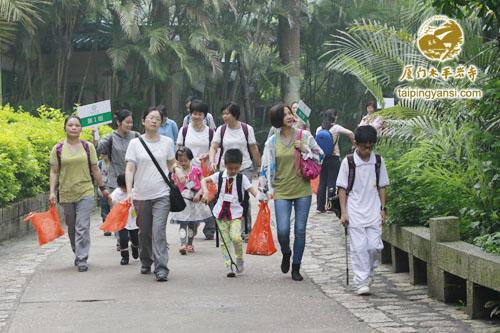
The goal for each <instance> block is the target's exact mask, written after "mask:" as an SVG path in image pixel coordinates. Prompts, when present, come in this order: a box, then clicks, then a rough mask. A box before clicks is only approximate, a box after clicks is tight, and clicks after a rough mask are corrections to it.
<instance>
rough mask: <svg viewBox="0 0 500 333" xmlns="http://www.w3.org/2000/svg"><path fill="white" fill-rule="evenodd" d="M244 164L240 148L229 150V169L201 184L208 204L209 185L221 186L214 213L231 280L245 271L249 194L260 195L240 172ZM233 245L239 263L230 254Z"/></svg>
mask: <svg viewBox="0 0 500 333" xmlns="http://www.w3.org/2000/svg"><path fill="white" fill-rule="evenodd" d="M242 162H243V154H242V152H241V151H240V150H239V149H228V150H227V151H226V153H225V155H224V165H225V170H224V171H223V172H216V173H214V174H213V175H211V176H210V177H206V178H204V179H203V180H202V181H201V187H202V189H203V201H204V202H208V195H209V193H208V187H207V183H210V182H213V183H216V184H217V185H218V187H217V194H216V196H215V206H214V209H213V214H214V216H215V219H216V225H217V229H218V230H219V233H220V236H221V238H222V246H221V250H222V256H223V257H224V263H225V264H226V269H227V277H229V278H232V277H235V276H236V274H235V271H236V273H242V272H243V263H244V262H243V240H242V238H241V222H242V217H243V216H245V213H246V210H247V209H248V199H249V196H248V192H250V193H251V194H252V195H253V196H254V197H256V196H257V189H256V188H255V187H254V186H252V183H251V182H250V180H249V179H248V178H247V177H246V176H245V175H243V174H241V173H240V168H241V164H242ZM230 243H232V244H233V248H234V254H235V256H236V263H235V262H234V261H233V257H232V256H231V254H230V251H229V244H230ZM233 266H234V269H233Z"/></svg>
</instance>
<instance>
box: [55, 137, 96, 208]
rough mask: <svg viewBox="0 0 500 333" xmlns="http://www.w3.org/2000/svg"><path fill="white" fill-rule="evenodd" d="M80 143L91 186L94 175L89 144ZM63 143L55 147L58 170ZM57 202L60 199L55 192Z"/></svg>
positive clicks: (81, 141)
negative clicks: (83, 150) (85, 156)
mask: <svg viewBox="0 0 500 333" xmlns="http://www.w3.org/2000/svg"><path fill="white" fill-rule="evenodd" d="M80 143H81V144H82V146H83V149H85V153H86V154H87V164H88V166H89V173H90V179H91V181H92V184H94V182H95V180H94V175H93V174H92V166H91V162H90V147H89V143H88V142H87V141H84V140H80ZM63 145H64V141H61V142H59V143H58V144H57V145H56V156H57V165H58V166H59V170H61V155H62V149H63ZM57 202H60V197H59V191H57Z"/></svg>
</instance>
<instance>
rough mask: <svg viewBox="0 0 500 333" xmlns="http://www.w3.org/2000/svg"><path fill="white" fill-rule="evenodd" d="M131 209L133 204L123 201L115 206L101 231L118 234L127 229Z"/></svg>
mask: <svg viewBox="0 0 500 333" xmlns="http://www.w3.org/2000/svg"><path fill="white" fill-rule="evenodd" d="M130 207H131V204H130V202H128V201H122V202H119V203H117V204H116V205H114V206H113V208H111V211H110V212H109V214H108V216H106V220H104V223H103V224H101V226H100V227H99V229H101V230H102V231H110V232H118V231H120V230H122V229H123V228H125V226H126V225H127V220H128V212H129V210H130Z"/></svg>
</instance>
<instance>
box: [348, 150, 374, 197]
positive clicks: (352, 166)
mask: <svg viewBox="0 0 500 333" xmlns="http://www.w3.org/2000/svg"><path fill="white" fill-rule="evenodd" d="M346 157H347V165H349V176H348V177H347V189H346V194H347V195H349V192H351V191H352V187H353V186H354V178H355V177H356V164H355V163H354V156H353V154H349V155H347V156H346ZM381 165H382V158H381V157H380V155H378V154H375V176H376V177H377V189H378V188H379V185H378V184H379V179H380V166H381Z"/></svg>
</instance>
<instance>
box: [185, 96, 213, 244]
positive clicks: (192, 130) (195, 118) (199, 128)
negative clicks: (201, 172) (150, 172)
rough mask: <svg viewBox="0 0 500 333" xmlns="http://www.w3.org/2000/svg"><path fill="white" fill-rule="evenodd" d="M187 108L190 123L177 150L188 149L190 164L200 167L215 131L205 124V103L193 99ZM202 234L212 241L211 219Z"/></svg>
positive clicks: (206, 155) (206, 107) (206, 156)
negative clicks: (180, 148) (190, 155)
mask: <svg viewBox="0 0 500 333" xmlns="http://www.w3.org/2000/svg"><path fill="white" fill-rule="evenodd" d="M188 108H189V115H190V116H191V123H189V124H188V125H185V126H183V127H182V128H181V130H180V132H179V136H178V137H177V148H179V147H182V146H184V147H187V148H189V149H190V150H191V152H192V153H193V156H194V158H193V160H192V161H191V164H192V165H193V166H196V167H201V161H202V160H206V159H208V153H209V151H210V144H211V142H212V140H213V137H214V134H215V131H214V130H213V129H211V128H209V127H208V126H207V125H206V122H205V120H206V117H207V114H208V105H207V104H206V103H204V102H202V101H200V100H199V99H195V100H193V101H191V102H189V107H188ZM184 134H185V135H184ZM203 234H204V235H205V238H206V239H207V240H211V239H214V235H215V221H214V220H213V219H211V220H207V221H206V222H205V226H204V227H203Z"/></svg>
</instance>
